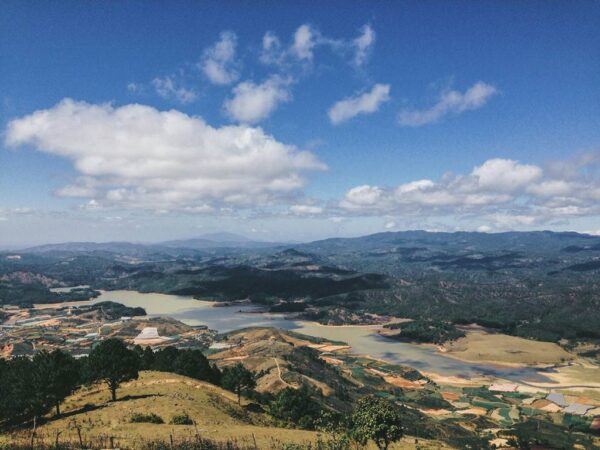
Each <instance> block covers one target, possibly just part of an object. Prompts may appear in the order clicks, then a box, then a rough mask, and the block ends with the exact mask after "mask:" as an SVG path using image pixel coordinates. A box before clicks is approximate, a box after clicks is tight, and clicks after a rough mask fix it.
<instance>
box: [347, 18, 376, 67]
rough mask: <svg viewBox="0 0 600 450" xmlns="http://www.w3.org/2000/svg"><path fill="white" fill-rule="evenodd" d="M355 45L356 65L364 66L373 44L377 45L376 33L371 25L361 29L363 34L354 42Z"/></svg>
mask: <svg viewBox="0 0 600 450" xmlns="http://www.w3.org/2000/svg"><path fill="white" fill-rule="evenodd" d="M352 43H353V44H354V49H355V50H354V51H355V53H354V65H356V66H362V65H363V64H364V63H365V62H366V60H367V58H368V56H369V52H370V50H371V48H372V47H373V44H375V31H374V30H373V28H371V25H368V24H367V25H365V26H363V27H362V29H361V34H360V36H358V37H357V38H356V39H354V41H353V42H352Z"/></svg>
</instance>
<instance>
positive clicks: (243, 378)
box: [221, 363, 256, 405]
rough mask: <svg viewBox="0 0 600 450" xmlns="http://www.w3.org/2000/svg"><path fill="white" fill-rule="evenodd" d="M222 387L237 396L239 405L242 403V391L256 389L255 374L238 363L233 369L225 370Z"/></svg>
mask: <svg viewBox="0 0 600 450" xmlns="http://www.w3.org/2000/svg"><path fill="white" fill-rule="evenodd" d="M221 385H222V386H223V387H224V388H225V389H228V390H230V391H232V392H235V393H236V394H237V398H238V405H239V404H240V403H241V396H242V391H244V390H246V389H254V388H255V387H256V381H255V380H254V374H253V373H252V372H250V371H249V370H248V369H246V368H245V367H244V366H243V365H242V364H240V363H238V364H236V365H235V366H233V367H229V368H226V369H224V370H223V375H222V377H221Z"/></svg>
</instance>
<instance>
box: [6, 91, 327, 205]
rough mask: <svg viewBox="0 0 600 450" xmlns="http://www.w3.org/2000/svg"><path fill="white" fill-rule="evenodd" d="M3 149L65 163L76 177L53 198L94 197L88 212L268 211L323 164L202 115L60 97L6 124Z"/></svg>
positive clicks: (256, 131)
mask: <svg viewBox="0 0 600 450" xmlns="http://www.w3.org/2000/svg"><path fill="white" fill-rule="evenodd" d="M6 144H8V145H9V146H13V147H14V146H19V145H30V146H32V147H35V148H36V149H38V150H40V151H43V152H46V153H51V154H55V155H59V156H62V157H65V158H68V159H70V160H72V161H73V164H74V167H75V169H76V170H77V171H78V172H79V173H80V174H81V175H82V178H81V179H79V180H78V181H77V182H76V183H75V185H73V186H68V187H65V188H63V190H62V191H59V193H61V194H62V195H84V196H86V197H87V196H88V195H90V196H91V195H92V194H93V198H91V200H90V203H89V207H90V208H98V207H104V206H123V207H141V208H148V209H153V210H160V209H163V210H174V209H179V210H183V209H185V208H192V209H193V208H200V209H204V210H206V208H216V207H219V206H221V205H222V206H228V205H229V206H237V207H245V206H255V207H256V206H260V205H270V204H273V203H275V202H283V201H284V200H285V201H287V198H288V197H290V196H296V195H298V194H299V193H300V192H301V189H302V187H303V186H304V184H305V180H304V178H303V176H302V174H303V172H306V171H310V170H323V169H325V168H326V167H325V165H324V164H323V163H321V162H320V161H319V160H318V159H317V158H316V157H315V156H314V155H313V154H312V153H310V152H306V151H299V150H298V149H296V148H295V147H293V146H290V145H286V144H283V143H281V142H279V141H277V140H276V139H275V138H274V137H272V136H270V135H268V134H266V133H265V132H264V131H263V130H262V129H260V128H252V127H249V126H245V125H240V126H226V127H221V128H214V127H212V126H210V125H208V124H207V123H206V122H204V120H202V118H200V117H191V116H188V115H186V114H184V113H181V112H179V111H176V110H170V111H158V110H156V109H154V108H152V107H149V106H144V105H138V104H132V105H125V106H121V107H114V106H112V105H110V104H101V105H95V104H89V103H85V102H78V101H74V100H71V99H65V100H63V101H61V102H60V103H58V104H57V105H55V106H54V107H52V108H50V109H46V110H40V111H36V112H34V113H32V114H30V115H27V116H24V117H22V118H18V119H15V120H13V121H11V122H10V123H9V125H8V127H7V130H6ZM86 189H87V190H86ZM86 194H87V195H86Z"/></svg>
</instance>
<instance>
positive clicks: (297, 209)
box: [290, 205, 323, 216]
mask: <svg viewBox="0 0 600 450" xmlns="http://www.w3.org/2000/svg"><path fill="white" fill-rule="evenodd" d="M290 212H291V213H292V214H295V215H298V216H306V215H310V216H312V215H317V214H321V213H322V212H323V208H322V207H321V206H316V205H292V206H290Z"/></svg>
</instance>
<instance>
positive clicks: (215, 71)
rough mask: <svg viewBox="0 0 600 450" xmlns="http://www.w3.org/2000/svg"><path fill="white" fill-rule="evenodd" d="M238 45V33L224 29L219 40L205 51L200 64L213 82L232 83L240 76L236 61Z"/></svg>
mask: <svg viewBox="0 0 600 450" xmlns="http://www.w3.org/2000/svg"><path fill="white" fill-rule="evenodd" d="M236 46H237V36H236V34H235V33H233V32H231V31H223V32H221V34H220V36H219V40H218V41H217V42H216V43H215V44H214V45H213V46H212V47H209V48H208V49H206V50H205V51H204V54H203V55H202V60H201V61H200V63H199V64H198V66H199V68H200V70H202V72H203V73H204V75H206V77H207V78H208V79H209V80H210V81H211V82H212V83H214V84H221V85H223V84H230V83H233V82H234V81H236V80H237V79H238V78H239V76H240V74H239V71H238V64H237V63H236V61H235V50H236Z"/></svg>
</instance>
